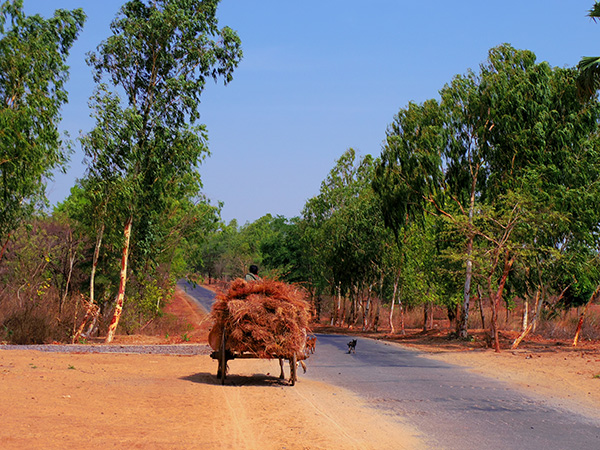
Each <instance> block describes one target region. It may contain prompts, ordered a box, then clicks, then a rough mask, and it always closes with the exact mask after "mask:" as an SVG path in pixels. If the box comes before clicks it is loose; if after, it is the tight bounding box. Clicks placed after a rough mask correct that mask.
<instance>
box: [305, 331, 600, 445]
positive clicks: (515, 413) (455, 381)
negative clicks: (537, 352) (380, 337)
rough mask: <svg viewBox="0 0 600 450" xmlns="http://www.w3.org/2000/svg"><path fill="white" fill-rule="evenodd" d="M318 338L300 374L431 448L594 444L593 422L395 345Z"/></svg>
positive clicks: (596, 428) (599, 437)
mask: <svg viewBox="0 0 600 450" xmlns="http://www.w3.org/2000/svg"><path fill="white" fill-rule="evenodd" d="M317 337H318V341H317V351H316V352H315V354H314V355H311V356H310V358H309V360H308V361H307V365H308V372H307V373H306V374H305V375H303V376H304V377H309V378H311V379H314V380H319V381H323V382H326V383H331V384H335V385H337V386H341V387H344V388H347V389H350V390H352V391H354V392H356V393H357V394H359V395H361V396H362V397H363V398H365V399H367V401H368V402H369V404H371V405H372V406H373V407H375V408H380V409H385V410H386V411H387V412H389V413H391V414H394V415H397V416H398V417H400V418H402V419H403V420H405V421H407V422H408V423H410V424H412V425H413V426H415V427H416V428H417V429H418V430H419V431H420V432H421V436H420V437H421V438H422V439H424V440H425V442H426V443H428V444H429V446H430V447H431V448H433V449H461V450H467V449H477V450H483V449H501V450H508V449H519V450H536V449H539V450H551V449H561V450H563V449H564V450H570V449H589V450H592V449H600V421H598V420H594V419H592V418H587V417H584V416H582V415H576V414H573V413H572V412H567V411H564V410H557V409H554V408H553V407H551V406H549V405H548V404H545V403H544V401H543V400H541V399H539V398H533V397H528V396H525V395H524V394H522V393H520V392H519V391H516V390H514V389H512V388H510V387H509V386H508V385H506V384H502V383H500V382H496V381H495V380H492V379H489V378H485V377H482V376H479V375H475V374H471V373H469V372H467V371H466V370H465V369H463V368H460V367H457V366H452V365H449V364H446V363H443V362H439V361H435V360H432V359H427V358H426V357H424V356H423V354H421V353H419V352H416V351H412V350H406V349H402V348H401V347H400V346H397V345H391V344H389V343H385V342H383V341H376V340H371V339H361V338H359V339H358V344H357V346H356V353H355V354H354V353H353V354H348V352H347V350H348V346H347V343H348V341H349V340H350V338H349V337H348V336H333V335H319V336H317ZM556 388H557V389H560V386H557V387H556ZM599 406H600V405H599Z"/></svg>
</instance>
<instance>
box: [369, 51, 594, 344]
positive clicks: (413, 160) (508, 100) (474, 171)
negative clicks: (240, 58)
mask: <svg viewBox="0 0 600 450" xmlns="http://www.w3.org/2000/svg"><path fill="white" fill-rule="evenodd" d="M535 59H536V58H535V55H534V54H533V53H532V52H530V51H526V50H516V49H514V48H512V47H511V46H510V45H506V44H505V45H501V46H499V47H496V48H493V49H491V50H490V52H489V56H488V59H487V61H486V62H484V63H483V64H481V65H480V68H479V71H478V72H477V73H475V72H472V71H469V72H468V73H467V74H466V75H464V76H457V77H455V78H454V79H453V81H452V83H451V84H450V85H448V86H445V87H444V89H443V90H442V91H441V95H442V102H441V106H438V104H437V103H436V102H435V101H434V100H430V101H427V102H425V103H424V104H422V105H415V104H409V106H408V107H407V108H405V109H402V110H401V111H400V112H399V113H398V115H397V116H396V117H395V120H394V122H393V124H392V125H391V126H390V127H389V128H388V137H387V140H386V145H385V147H384V149H383V152H382V157H381V163H380V165H379V166H378V168H377V171H376V177H375V181H374V188H375V190H376V192H377V193H378V195H379V196H380V198H381V201H382V204H383V206H382V208H383V211H384V217H385V218H386V224H387V225H388V226H389V227H391V228H392V229H393V230H396V231H395V233H396V235H397V236H398V235H399V233H400V232H402V231H403V230H405V226H406V224H408V223H410V222H412V221H417V223H418V222H419V217H420V216H421V215H422V214H425V213H429V214H436V215H438V216H439V217H443V218H444V219H445V220H446V221H447V222H448V224H449V225H450V227H451V229H453V230H454V231H455V232H456V233H457V234H458V235H459V236H462V237H463V238H462V239H458V240H457V241H456V245H455V247H454V249H452V248H449V249H446V250H445V254H446V255H447V256H448V258H449V260H450V261H453V262H454V263H456V262H459V261H462V262H463V264H464V267H465V269H464V271H465V283H464V293H463V307H462V314H461V316H462V317H461V320H460V321H459V323H458V331H459V333H460V335H461V336H466V332H467V329H466V327H467V319H468V310H469V298H470V292H471V290H472V282H471V280H472V278H473V277H474V276H475V275H477V277H478V278H479V279H480V280H482V281H485V285H487V287H488V295H489V296H490V301H491V302H492V304H493V306H494V308H497V302H496V300H499V299H501V294H502V292H503V290H504V286H505V285H506V284H507V282H509V279H508V276H509V274H510V272H511V271H512V270H513V268H514V267H516V266H515V263H517V262H518V259H520V258H524V257H525V256H526V255H536V254H538V255H540V256H541V255H542V254H544V253H545V254H550V253H552V252H550V253H549V250H550V249H554V250H557V251H558V250H559V249H560V250H562V251H564V250H566V249H570V248H575V247H577V246H581V245H582V246H583V247H588V248H589V247H590V246H594V245H595V244H594V241H595V236H597V231H596V230H597V229H598V223H600V218H599V216H598V213H597V211H596V208H590V207H589V205H592V204H597V202H598V192H599V191H598V185H597V176H596V177H594V176H593V173H594V171H596V170H597V169H596V168H597V167H598V165H597V153H598V152H597V150H596V142H595V133H596V128H597V121H598V113H599V110H598V105H597V102H587V103H586V104H585V105H584V104H581V103H580V102H578V101H576V96H575V92H576V90H575V82H574V81H575V79H574V72H573V70H571V69H553V68H551V67H550V66H549V65H548V64H547V63H536V61H535ZM596 173H597V172H596ZM567 198H568V200H567ZM511 202H512V203H511ZM535 211H538V215H537V216H536V214H535ZM542 212H543V214H542ZM538 217H544V218H545V219H547V220H546V222H549V223H550V224H551V225H548V224H547V223H545V222H544V221H541V220H538ZM521 229H523V230H527V231H523V232H518V233H516V234H515V230H516V231H519V230H521ZM475 249H477V252H480V253H481V254H485V255H487V262H486V263H483V259H481V258H480V259H479V261H478V264H479V266H478V270H479V273H475V268H474V263H475V255H474V253H475ZM558 253H560V252H558ZM554 254H557V252H554ZM528 257H529V260H530V261H535V260H536V258H533V259H532V258H531V257H530V256H528ZM538 259H540V258H538ZM523 262H524V261H523ZM539 267H540V268H541V267H550V266H539ZM569 270H571V269H569ZM573 273H575V272H573ZM579 273H582V272H581V271H580V272H579ZM544 278H546V277H542V279H544ZM492 328H493V334H494V336H497V333H496V330H497V327H496V323H495V317H492Z"/></svg>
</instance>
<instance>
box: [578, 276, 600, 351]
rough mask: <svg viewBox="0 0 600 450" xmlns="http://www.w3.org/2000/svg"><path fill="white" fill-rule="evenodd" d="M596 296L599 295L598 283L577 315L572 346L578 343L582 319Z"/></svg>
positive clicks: (599, 286) (599, 287)
mask: <svg viewBox="0 0 600 450" xmlns="http://www.w3.org/2000/svg"><path fill="white" fill-rule="evenodd" d="M598 297H600V285H598V287H596V290H595V291H594V293H593V294H592V295H591V297H590V299H589V300H588V302H587V303H586V304H585V308H583V311H582V312H581V314H580V316H579V321H578V322H577V330H575V336H574V337H573V347H577V344H578V343H579V334H580V333H581V328H582V327H583V319H584V318H585V315H586V313H587V310H588V308H589V307H590V305H591V304H592V303H594V302H595V301H596V300H597V299H598Z"/></svg>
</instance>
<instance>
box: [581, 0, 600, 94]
mask: <svg viewBox="0 0 600 450" xmlns="http://www.w3.org/2000/svg"><path fill="white" fill-rule="evenodd" d="M588 17H591V18H592V19H593V20H594V21H596V20H597V19H598V18H600V2H595V3H594V6H593V7H592V9H590V10H589V11H588ZM577 68H578V69H579V78H578V79H577V88H578V91H579V96H580V97H581V98H582V99H590V98H593V97H595V96H596V93H597V92H598V89H600V57H598V56H584V57H583V58H581V61H579V64H578V65H577Z"/></svg>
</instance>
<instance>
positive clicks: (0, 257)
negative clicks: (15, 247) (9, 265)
mask: <svg viewBox="0 0 600 450" xmlns="http://www.w3.org/2000/svg"><path fill="white" fill-rule="evenodd" d="M11 235H12V232H10V233H8V236H7V238H6V241H5V242H4V245H3V246H2V250H0V262H2V258H3V257H4V252H5V251H6V247H8V241H10V236H11Z"/></svg>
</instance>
